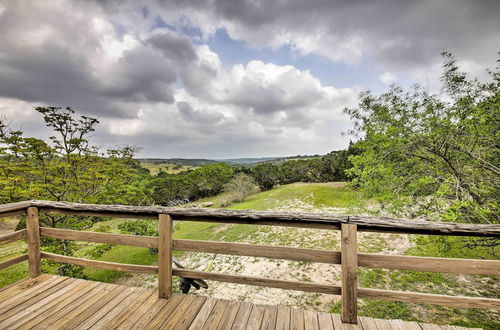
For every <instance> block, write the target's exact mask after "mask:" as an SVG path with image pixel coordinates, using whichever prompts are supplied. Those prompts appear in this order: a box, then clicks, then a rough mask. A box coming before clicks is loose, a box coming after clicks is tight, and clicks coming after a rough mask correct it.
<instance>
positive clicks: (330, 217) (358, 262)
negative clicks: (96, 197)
mask: <svg viewBox="0 0 500 330" xmlns="http://www.w3.org/2000/svg"><path fill="white" fill-rule="evenodd" d="M39 213H60V214H73V215H85V216H99V217H116V218H140V219H158V221H159V237H151V236H134V235H121V234H108V233H95V232H82V231H76V230H67V229H55V228H47V227H40V225H39ZM14 215H26V229H22V230H19V231H15V232H13V233H10V234H7V235H3V236H0V245H1V244H6V243H9V242H13V241H16V240H21V239H27V243H28V253H27V254H24V255H21V256H18V257H15V258H13V259H10V260H7V261H3V262H1V263H0V269H3V268H6V267H10V266H12V265H14V264H17V263H19V262H22V261H25V260H28V267H29V275H30V277H37V276H39V275H40V274H41V259H47V260H52V261H55V262H60V263H68V264H73V265H79V266H87V267H96V268H103V269H111V270H117V271H125V272H138V273H151V274H158V292H159V297H160V298H168V297H169V296H170V295H171V294H172V276H182V277H188V278H193V279H202V280H212V281H221V282H229V283H238V284H247V285H256V286H264V287H272V288H281V289H287V290H299V291H307V292H316V293H326V294H333V295H341V302H342V313H341V317H342V321H343V322H344V323H356V322H357V299H358V298H373V299H385V300H395V301H402V302H413V303H428V304H437V305H443V306H450V307H469V308H482V309H493V310H500V299H493V298H482V297H465V296H448V295H438V294H427V293H417V292H403V291H392V290H379V289H370V288H360V287H358V284H357V269H358V267H371V268H387V269H400V270H413V271H427V272H444V273H460V274H480V275H495V276H498V275H500V261H498V260H477V259H458V258H434V257H412V256H397V255H382V254H369V253H358V252H357V232H358V231H364V232H384V233H399V234H427V235H451V236H473V237H500V225H473V224H458V223H443V222H427V221H416V220H404V219H395V218H387V217H368V216H354V215H339V214H330V213H317V214H313V213H287V212H267V211H249V210H244V211H235V210H217V209H196V208H167V207H158V206H125V205H98V204H78V203H69V202H51V201H36V200H33V201H26V202H19V203H11V204H4V205H1V206H0V217H6V216H14ZM173 220H182V221H198V222H216V223H235V224H254V225H270V226H288V227H301V228H319V229H330V230H340V231H341V251H326V250H314V249H303V248H291V247H281V246H266V245H253V244H243V243H227V242H211V241H194V240H184V239H173V237H172V223H173ZM41 237H46V238H54V239H64V240H77V241H87V242H94V243H108V244H119V245H129V246H140V247H146V248H157V249H158V253H159V257H158V266H144V265H131V264H120V263H113V262H106V261H97V260H88V259H81V258H75V257H68V256H63V255H58V254H53V253H48V252H43V251H41V250H40V238H41ZM172 250H179V251H195V252H207V253H220V254H227V255H238V256H252V257H264V258H276V259H287V260H295V261H308V262H319V263H329V264H337V265H341V275H342V281H341V286H335V285H331V284H319V283H308V282H299V281H288V280H276V279H268V278H261V277H254V276H246V275H228V274H221V273H213V272H204V271H196V270H187V269H179V268H173V267H172Z"/></svg>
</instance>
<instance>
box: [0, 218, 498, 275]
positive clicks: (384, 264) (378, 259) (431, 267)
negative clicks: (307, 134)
mask: <svg viewBox="0 0 500 330" xmlns="http://www.w3.org/2000/svg"><path fill="white" fill-rule="evenodd" d="M23 231H24V230H20V231H18V232H15V233H12V234H9V235H10V236H12V237H14V236H16V237H18V236H19V239H21V238H23V236H22V235H23V233H22V232H23ZM40 232H41V236H42V237H47V238H57V239H67V240H76V241H86V242H93V243H108V244H118V245H129V246H139V247H146V248H158V237H153V236H136V235H122V234H108V233H96V232H82V231H77V230H67V229H54V228H45V227H43V228H40ZM14 234H16V235H14ZM9 235H4V236H2V237H0V243H3V241H2V238H5V237H6V236H9ZM24 235H25V233H24ZM24 237H25V236H24ZM12 240H15V239H14V238H13V239H12ZM12 240H11V241H12ZM173 249H174V250H178V251H193V252H205V253H219V254H228V255H238V256H250V257H262V258H275V259H286V260H295V261H307V262H320V263H329V264H340V257H341V253H340V252H338V251H323V250H314V249H303V248H291V247H283V246H270V245H254V244H244V243H227V242H213V241H198V240H183V239H174V240H173ZM358 266H361V267H371V268H387V269H401V270H413V271H426V272H440V273H457V274H479V275H500V261H498V260H477V259H451V258H434V257H413V256H393V255H381V254H369V253H359V254H358Z"/></svg>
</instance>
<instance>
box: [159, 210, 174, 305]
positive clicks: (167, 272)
mask: <svg viewBox="0 0 500 330" xmlns="http://www.w3.org/2000/svg"><path fill="white" fill-rule="evenodd" d="M158 220H159V223H158V232H159V234H160V237H159V245H158V296H159V297H160V298H168V297H170V295H171V294H172V218H171V217H170V215H168V214H160V215H159V216H158Z"/></svg>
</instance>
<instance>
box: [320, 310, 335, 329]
mask: <svg viewBox="0 0 500 330" xmlns="http://www.w3.org/2000/svg"><path fill="white" fill-rule="evenodd" d="M318 323H319V328H320V329H325V330H333V321H332V318H331V316H330V314H328V313H318Z"/></svg>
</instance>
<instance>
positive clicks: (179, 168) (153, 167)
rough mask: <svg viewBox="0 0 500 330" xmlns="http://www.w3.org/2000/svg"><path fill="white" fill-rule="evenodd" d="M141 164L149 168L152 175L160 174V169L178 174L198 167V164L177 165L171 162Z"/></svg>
mask: <svg viewBox="0 0 500 330" xmlns="http://www.w3.org/2000/svg"><path fill="white" fill-rule="evenodd" d="M141 166H142V167H144V168H147V169H148V170H149V173H151V174H152V175H156V174H158V172H160V170H162V171H163V172H167V173H170V174H176V173H180V172H184V171H188V170H194V169H196V168H198V167H196V166H187V165H176V164H169V163H159V164H153V163H146V162H141Z"/></svg>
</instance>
